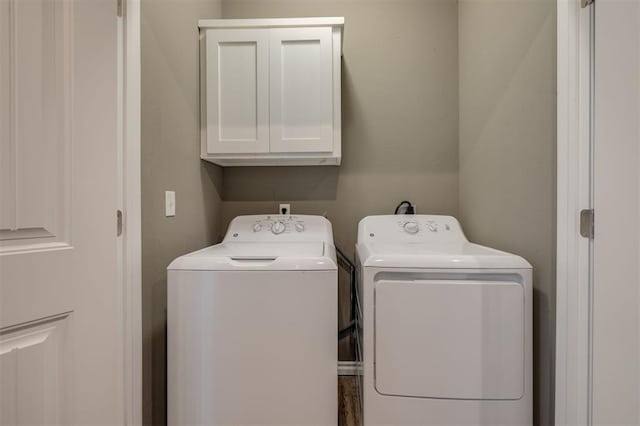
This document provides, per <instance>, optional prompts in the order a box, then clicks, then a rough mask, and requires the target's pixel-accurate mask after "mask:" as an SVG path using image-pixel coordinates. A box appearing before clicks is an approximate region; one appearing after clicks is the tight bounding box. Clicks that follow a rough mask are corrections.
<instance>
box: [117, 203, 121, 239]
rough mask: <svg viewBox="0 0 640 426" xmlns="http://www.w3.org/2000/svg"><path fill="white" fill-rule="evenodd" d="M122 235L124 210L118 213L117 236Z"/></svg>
mask: <svg viewBox="0 0 640 426" xmlns="http://www.w3.org/2000/svg"><path fill="white" fill-rule="evenodd" d="M120 235H122V210H118V211H117V212H116V236H118V237H119V236H120Z"/></svg>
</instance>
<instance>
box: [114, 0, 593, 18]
mask: <svg viewBox="0 0 640 426" xmlns="http://www.w3.org/2000/svg"><path fill="white" fill-rule="evenodd" d="M124 1H125V0H118V6H117V14H118V18H122V17H123V16H124ZM583 1H584V0H583ZM592 1H593V0H592Z"/></svg>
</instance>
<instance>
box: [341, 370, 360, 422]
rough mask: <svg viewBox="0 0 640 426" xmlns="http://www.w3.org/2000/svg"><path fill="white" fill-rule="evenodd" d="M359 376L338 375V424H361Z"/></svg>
mask: <svg viewBox="0 0 640 426" xmlns="http://www.w3.org/2000/svg"><path fill="white" fill-rule="evenodd" d="M358 379H359V378H358V377H357V376H340V377H338V398H339V399H338V426H360V425H361V420H362V419H361V412H360V398H359V397H358Z"/></svg>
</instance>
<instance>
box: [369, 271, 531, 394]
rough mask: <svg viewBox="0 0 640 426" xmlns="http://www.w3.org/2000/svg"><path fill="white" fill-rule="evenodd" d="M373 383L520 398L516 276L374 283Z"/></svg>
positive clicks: (382, 387)
mask: <svg viewBox="0 0 640 426" xmlns="http://www.w3.org/2000/svg"><path fill="white" fill-rule="evenodd" d="M374 303H375V325H374V327H375V337H374V342H375V343H374V344H375V349H374V352H375V355H374V357H375V386H376V390H377V391H378V392H380V393H381V394H385V395H398V396H411V397H422V398H454V399H520V398H521V397H522V395H523V392H524V343H525V339H524V288H523V286H522V285H520V284H519V283H516V282H492V281H455V280H451V281H436V280H434V281H423V280H415V281H388V280H381V281H378V282H376V284H375V302H374Z"/></svg>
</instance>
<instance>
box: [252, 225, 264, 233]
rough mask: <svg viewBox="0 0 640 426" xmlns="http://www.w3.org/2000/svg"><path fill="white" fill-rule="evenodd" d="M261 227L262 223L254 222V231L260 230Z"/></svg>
mask: <svg viewBox="0 0 640 426" xmlns="http://www.w3.org/2000/svg"><path fill="white" fill-rule="evenodd" d="M261 229H262V225H260V224H259V223H254V224H253V232H259V231H260V230H261Z"/></svg>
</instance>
